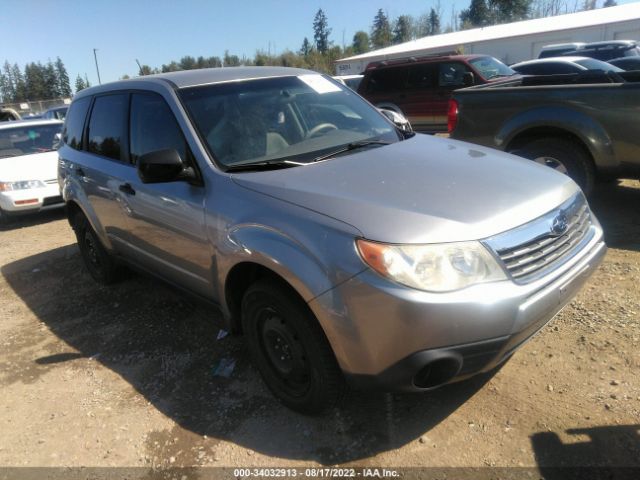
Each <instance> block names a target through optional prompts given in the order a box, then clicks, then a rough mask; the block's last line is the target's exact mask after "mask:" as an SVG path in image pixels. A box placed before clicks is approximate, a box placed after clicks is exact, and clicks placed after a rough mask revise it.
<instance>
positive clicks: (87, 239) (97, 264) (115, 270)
mask: <svg viewBox="0 0 640 480" xmlns="http://www.w3.org/2000/svg"><path fill="white" fill-rule="evenodd" d="M73 229H74V231H75V233H76V239H77V240H78V247H79V249H80V255H81V256H82V260H83V261H84V265H85V267H86V268H87V270H88V271H89V274H90V275H91V276H92V277H93V279H94V280H95V281H96V282H98V283H101V284H103V285H110V284H112V283H115V282H117V281H118V280H120V278H121V275H120V266H119V265H118V263H117V262H116V261H115V260H114V259H113V257H111V255H109V253H108V252H107V250H106V249H105V248H104V247H103V246H102V243H101V242H100V239H99V238H98V236H97V235H96V232H94V231H93V228H92V227H91V224H89V222H88V221H87V219H86V217H85V216H84V215H83V214H82V213H80V212H78V213H77V214H76V215H75V217H74V221H73Z"/></svg>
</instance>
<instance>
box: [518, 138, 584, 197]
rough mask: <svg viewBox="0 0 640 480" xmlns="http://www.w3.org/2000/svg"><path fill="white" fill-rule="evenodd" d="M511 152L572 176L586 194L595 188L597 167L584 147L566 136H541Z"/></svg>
mask: <svg viewBox="0 0 640 480" xmlns="http://www.w3.org/2000/svg"><path fill="white" fill-rule="evenodd" d="M511 153H513V154H515V155H519V156H521V157H524V158H528V159H529V160H533V161H534V162H536V163H539V164H541V165H545V166H547V167H550V168H553V169H554V170H556V171H557V172H559V173H563V174H565V175H568V176H569V177H571V178H572V179H573V180H574V181H575V182H576V183H577V184H578V185H579V186H580V188H582V191H583V192H584V193H585V195H588V194H590V193H591V191H592V190H593V184H594V180H595V168H594V166H593V162H592V161H591V158H590V157H589V154H588V153H587V152H586V151H585V149H584V147H583V146H582V145H580V144H578V143H576V142H574V141H571V140H566V139H564V138H540V139H537V140H533V141H531V142H529V143H527V144H525V145H524V146H523V147H522V148H520V149H518V150H514V151H512V152H511Z"/></svg>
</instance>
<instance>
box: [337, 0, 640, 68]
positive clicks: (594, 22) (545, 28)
mask: <svg viewBox="0 0 640 480" xmlns="http://www.w3.org/2000/svg"><path fill="white" fill-rule="evenodd" d="M602 40H640V3H629V4H625V5H619V6H617V7H608V8H599V9H596V10H587V11H584V12H577V13H569V14H566V15H558V16H556V17H547V18H537V19H534V20H524V21H521V22H514V23H507V24H504V25H494V26H491V27H484V28H474V29H472V30H463V31H459V32H452V33H444V34H441V35H433V36H429V37H423V38H419V39H416V40H412V41H410V42H405V43H401V44H399V45H393V46H391V47H386V48H382V49H379V50H374V51H371V52H367V53H363V54H361V55H355V56H353V57H348V58H343V59H341V60H338V61H337V62H336V74H338V75H352V74H358V73H362V72H363V71H364V69H365V68H366V66H367V65H368V64H369V63H370V62H374V61H380V60H389V59H392V58H402V57H409V56H420V55H426V54H434V53H440V52H442V53H445V52H446V53H450V52H451V51H459V52H462V53H483V54H487V55H491V56H493V57H496V58H498V59H499V60H502V61H503V62H504V63H506V64H507V65H509V64H512V63H516V62H521V61H523V60H529V59H532V58H537V56H538V54H539V53H540V50H541V49H542V47H543V46H544V45H549V44H554V43H569V42H598V41H602Z"/></svg>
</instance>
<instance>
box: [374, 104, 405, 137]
mask: <svg viewBox="0 0 640 480" xmlns="http://www.w3.org/2000/svg"><path fill="white" fill-rule="evenodd" d="M378 110H380V113H382V114H383V115H384V116H385V117H387V118H388V119H389V120H390V121H391V123H393V124H394V125H395V126H396V127H398V128H399V129H400V130H402V131H403V132H405V133H410V132H413V128H412V127H411V123H409V120H407V118H406V117H405V116H404V115H402V114H401V113H398V112H395V111H393V110H389V109H387V108H379V109H378Z"/></svg>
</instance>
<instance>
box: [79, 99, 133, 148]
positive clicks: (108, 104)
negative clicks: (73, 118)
mask: <svg viewBox="0 0 640 480" xmlns="http://www.w3.org/2000/svg"><path fill="white" fill-rule="evenodd" d="M127 97H128V95H127V94H124V93H122V94H115V95H105V96H101V97H97V98H96V100H95V102H94V103H93V109H92V110H91V119H90V120H89V134H88V136H89V144H88V146H87V149H88V150H89V151H90V152H91V153H95V154H97V155H102V156H103V157H108V158H112V159H114V160H123V156H124V152H123V150H122V144H123V138H124V134H125V123H126V118H127V100H128V98H127Z"/></svg>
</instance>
